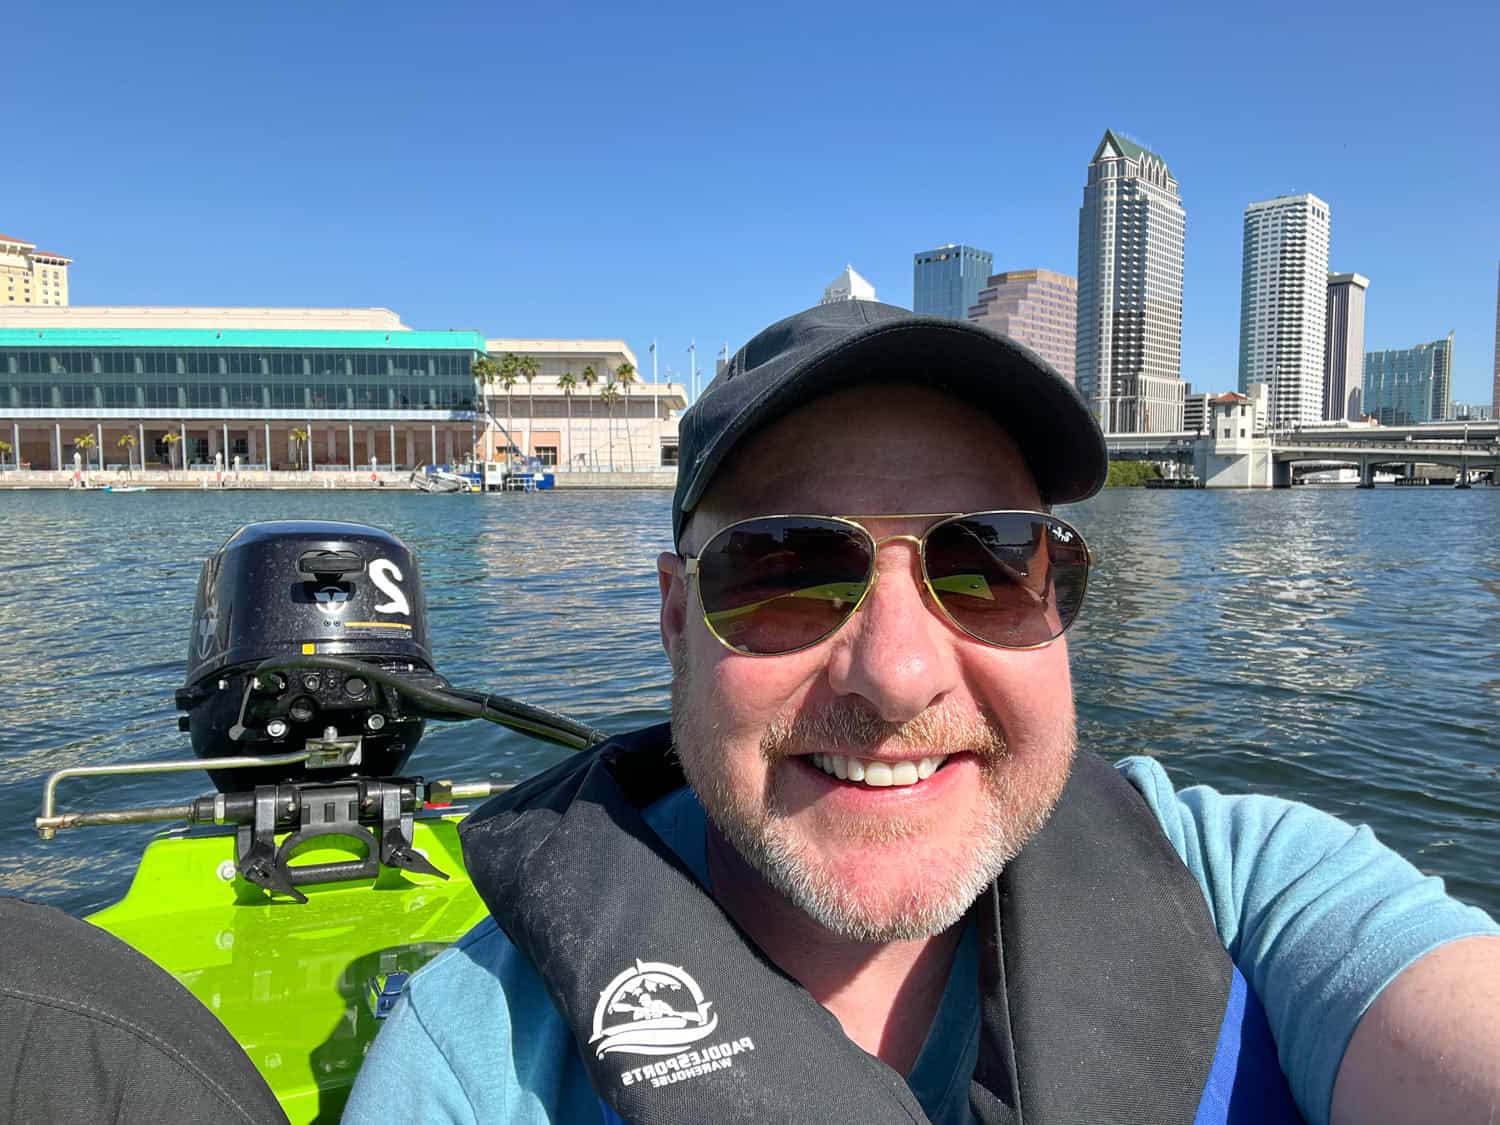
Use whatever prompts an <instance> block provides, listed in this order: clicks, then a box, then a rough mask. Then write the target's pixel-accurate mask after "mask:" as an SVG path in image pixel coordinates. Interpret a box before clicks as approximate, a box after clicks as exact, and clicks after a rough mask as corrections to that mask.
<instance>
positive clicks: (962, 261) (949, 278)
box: [911, 243, 995, 320]
mask: <svg viewBox="0 0 1500 1125" xmlns="http://www.w3.org/2000/svg"><path fill="white" fill-rule="evenodd" d="M994 264H995V256H994V255H993V254H991V253H990V252H989V251H988V250H976V249H975V248H974V247H972V246H955V245H953V244H952V243H950V244H949V245H947V246H939V247H937V249H935V250H923V251H921V252H919V253H917V254H913V255H912V264H911V293H912V298H911V309H912V312H914V313H916V314H917V315H918V316H949V317H952V318H953V319H954V320H963V319H964V318H965V317H967V316H968V315H969V309H970V308H972V307H973V306H974V305H975V304H976V303H978V301H979V291H980V290H981V289H983V288H984V281H985V278H987V277H989V276H990V269H991V267H992V266H994Z"/></svg>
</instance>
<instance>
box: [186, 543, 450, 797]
mask: <svg viewBox="0 0 1500 1125" xmlns="http://www.w3.org/2000/svg"><path fill="white" fill-rule="evenodd" d="M330 656H331V657H345V658H350V659H355V660H358V661H361V662H362V663H364V664H366V665H369V666H370V667H371V669H372V671H373V672H375V673H376V674H379V673H384V674H386V675H394V676H396V677H398V678H399V679H400V680H402V681H403V682H408V683H411V684H413V685H414V686H423V687H439V688H442V687H447V684H446V681H444V680H442V679H441V678H440V677H438V676H437V675H436V674H435V673H434V672H433V667H432V653H431V649H430V646H429V642H428V634H427V606H426V601H425V599H424V597H423V593H422V580H421V576H420V574H419V573H418V570H417V561H416V558H415V556H413V555H412V553H411V551H409V550H408V549H407V547H406V545H405V544H404V543H402V542H401V540H400V539H398V538H396V537H395V536H394V535H391V534H390V533H389V532H386V531H382V530H380V529H379V528H374V527H367V526H365V525H363V524H354V523H334V522H322V521H313V520H278V521H271V522H265V523H252V524H246V525H245V526H244V527H242V528H240V529H239V530H238V531H236V532H235V533H234V534H233V535H231V536H230V537H229V539H228V540H227V541H226V542H225V543H224V545H223V546H222V547H220V548H219V549H218V550H217V551H215V552H214V553H213V554H212V555H211V556H209V558H208V560H207V561H206V562H205V563H204V564H203V573H202V575H201V576H200V577H199V580H198V598H197V602H196V604H195V605H194V608H193V631H192V635H191V637H190V638H189V641H188V661H187V681H186V684H185V685H184V686H183V687H182V688H181V689H180V690H179V691H178V692H177V706H178V707H179V708H180V709H182V710H184V711H186V712H187V716H186V717H185V719H184V720H183V723H184V724H185V729H187V730H188V731H189V733H190V734H191V735H192V740H193V752H194V753H195V754H197V755H198V756H199V757H200V758H205V759H209V760H212V759H214V758H225V757H234V756H239V755H274V754H287V753H291V752H296V751H302V750H304V749H309V748H312V747H316V748H317V749H318V751H319V753H318V754H317V755H315V757H314V758H313V759H311V760H310V761H309V762H304V763H297V764H294V765H290V766H284V767H275V768H271V767H254V768H250V769H237V770H211V771H210V776H212V777H213V780H214V784H215V785H216V786H218V788H219V789H220V790H221V791H223V792H232V791H237V790H244V789H247V788H249V787H251V786H253V785H257V784H273V783H276V782H279V781H287V780H308V779H311V780H335V779H337V778H339V777H343V776H349V775H352V774H362V775H367V776H375V777H380V776H392V775H395V774H397V773H399V772H400V770H401V768H402V766H403V765H404V764H405V762H406V759H407V757H408V756H409V755H410V754H411V751H412V749H413V748H414V747H415V746H416V744H417V741H418V740H419V739H420V738H421V737H422V730H423V726H424V724H423V721H422V719H421V718H420V717H419V716H417V715H415V714H413V713H412V712H411V710H410V708H407V707H403V704H402V700H401V698H400V697H399V696H398V695H397V693H396V692H394V691H392V690H390V688H389V687H388V686H382V685H381V684H378V683H376V682H375V681H374V680H373V679H371V678H369V677H367V676H364V675H360V674H358V673H357V672H355V671H352V670H350V669H348V668H347V667H346V668H343V669H337V670H335V669H329V668H326V667H325V668H319V667H316V666H315V665H316V663H317V660H316V658H318V657H330ZM277 658H279V659H283V660H286V659H287V658H291V659H290V663H293V664H296V663H299V662H300V663H302V664H304V665H308V666H304V667H280V668H277V669H276V670H275V671H269V672H261V673H260V674H258V675H257V674H256V673H255V669H256V667H257V666H258V665H260V664H262V662H264V661H266V660H268V659H277Z"/></svg>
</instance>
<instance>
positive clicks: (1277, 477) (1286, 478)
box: [1271, 461, 1292, 488]
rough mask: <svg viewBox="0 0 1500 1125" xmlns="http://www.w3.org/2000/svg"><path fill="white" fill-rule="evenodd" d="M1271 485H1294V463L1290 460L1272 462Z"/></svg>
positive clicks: (1289, 486) (1287, 486)
mask: <svg viewBox="0 0 1500 1125" xmlns="http://www.w3.org/2000/svg"><path fill="white" fill-rule="evenodd" d="M1271 487H1272V488H1291V487H1292V463H1291V462H1290V461H1272V462H1271Z"/></svg>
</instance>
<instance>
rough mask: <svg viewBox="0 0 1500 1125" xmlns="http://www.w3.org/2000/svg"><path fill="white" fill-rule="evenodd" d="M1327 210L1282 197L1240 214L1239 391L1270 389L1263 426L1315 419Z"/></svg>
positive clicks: (1319, 413)
mask: <svg viewBox="0 0 1500 1125" xmlns="http://www.w3.org/2000/svg"><path fill="white" fill-rule="evenodd" d="M1327 319H1328V204H1326V203H1324V202H1323V201H1322V200H1321V199H1319V198H1318V197H1317V196H1316V195H1310V194H1308V193H1305V192H1304V193H1303V194H1301V195H1283V196H1280V197H1278V198H1276V199H1267V200H1264V201H1262V202H1259V203H1252V204H1250V206H1248V207H1246V208H1245V252H1244V265H1243V269H1242V271H1241V274H1240V393H1241V394H1248V393H1249V390H1250V385H1251V384H1252V383H1265V384H1266V385H1267V386H1269V387H1270V390H1271V399H1270V419H1269V423H1270V425H1272V426H1274V427H1277V428H1280V427H1283V426H1300V425H1304V424H1312V423H1316V422H1319V421H1321V420H1322V418H1323V364H1324V353H1325V349H1326V348H1327V344H1328V341H1327V340H1326V339H1325V336H1326V333H1327Z"/></svg>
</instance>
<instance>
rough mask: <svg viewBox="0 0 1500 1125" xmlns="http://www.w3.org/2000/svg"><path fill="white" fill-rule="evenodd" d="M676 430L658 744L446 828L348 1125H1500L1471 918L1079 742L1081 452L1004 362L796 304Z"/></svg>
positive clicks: (1480, 924)
mask: <svg viewBox="0 0 1500 1125" xmlns="http://www.w3.org/2000/svg"><path fill="white" fill-rule="evenodd" d="M680 437H681V447H680V448H681V455H682V462H681V467H680V469H679V479H678V486H677V493H676V498H675V502H674V536H675V541H676V545H677V548H678V550H677V552H675V553H667V554H664V555H662V556H661V558H660V559H659V560H658V570H659V576H660V587H661V594H662V609H661V629H662V639H663V643H664V645H665V648H666V651H667V655H668V657H669V658H670V660H671V664H672V669H673V692H672V695H673V699H672V724H671V731H670V735H668V733H667V732H666V731H665V730H661V729H657V730H651V731H643V732H637V733H636V734H634V735H631V736H626V737H624V738H621V739H617V740H615V741H613V742H612V743H610V744H607V745H606V746H605V747H604V748H602V749H600V750H598V751H595V752H592V753H591V754H589V755H585V756H583V757H581V758H579V759H576V760H574V761H571V762H568V763H565V764H564V765H563V766H561V767H558V768H557V769H554V770H552V771H549V772H548V773H547V774H545V775H543V776H542V777H540V778H536V779H533V780H532V781H530V782H528V783H526V784H525V785H523V786H521V787H518V788H517V789H516V790H514V791H513V792H512V793H510V794H507V795H506V796H505V797H504V798H502V799H500V800H499V801H497V802H495V803H493V804H492V805H490V806H487V807H486V808H485V809H483V810H481V811H480V812H479V813H477V814H476V815H475V816H474V817H473V818H471V820H470V822H469V823H468V824H467V826H466V829H465V857H466V860H467V862H468V865H469V868H470V871H471V873H472V874H473V876H474V878H475V882H476V884H477V885H478V886H479V887H480V888H481V893H482V894H483V895H484V897H485V901H486V903H487V905H489V906H490V908H491V911H492V912H493V914H494V919H492V920H491V921H489V922H486V923H485V924H483V925H481V926H480V927H478V928H477V929H476V930H475V931H474V932H473V933H471V934H470V935H468V936H467V937H466V938H464V939H463V940H462V941H461V942H460V943H459V944H458V945H457V946H456V947H455V948H454V949H453V950H450V951H449V952H447V953H445V954H444V955H443V956H441V957H439V958H438V959H437V960H435V961H434V962H433V964H432V965H431V966H429V967H428V968H427V969H425V970H424V971H423V972H421V973H419V974H417V976H416V977H415V978H414V980H413V981H412V983H411V985H410V987H409V990H408V992H407V994H406V996H405V998H404V999H403V1001H402V1002H401V1004H400V1005H398V1008H397V1010H396V1013H395V1014H394V1015H393V1017H392V1019H391V1021H390V1023H389V1025H388V1026H387V1027H386V1028H385V1029H384V1030H383V1031H382V1033H381V1035H380V1037H379V1039H378V1040H377V1041H376V1043H375V1045H374V1047H373V1049H372V1051H371V1054H370V1057H369V1059H368V1061H367V1062H366V1064H365V1068H364V1071H363V1073H362V1074H361V1076H360V1079H359V1082H358V1084H357V1086H356V1088H355V1091H354V1094H353V1096H352V1098H351V1101H350V1105H349V1110H348V1113H347V1115H346V1120H351V1121H393V1120H413V1121H415V1120H422V1121H525V1122H533V1121H536V1122H539V1121H569V1122H572V1121H601V1120H602V1121H605V1122H614V1121H620V1120H626V1121H632V1122H638V1123H641V1122H654V1121H662V1122H686V1121H705V1122H716V1123H717V1122H729V1121H735V1122H739V1121H744V1122H750V1121H799V1122H802V1121H806V1122H821V1123H827V1122H836V1121H860V1122H921V1121H932V1122H934V1123H940V1125H942V1123H948V1122H968V1121H980V1122H1047V1121H1052V1122H1058V1121H1102V1120H1110V1121H1128V1122H1135V1121H1140V1122H1177V1121H1182V1122H1192V1121H1231V1120H1256V1121H1280V1120H1294V1119H1296V1117H1297V1115H1298V1113H1299V1111H1300V1114H1301V1115H1302V1116H1303V1117H1305V1118H1307V1119H1309V1120H1313V1121H1320V1122H1321V1121H1326V1120H1330V1119H1331V1120H1333V1121H1336V1122H1345V1121H1401V1120H1452V1121H1465V1120H1476V1121H1481V1120H1490V1119H1491V1115H1493V1114H1495V1113H1497V1112H1500V1064H1497V1060H1500V1017H1497V1015H1496V1013H1497V1012H1500V936H1497V928H1496V926H1495V924H1494V923H1493V922H1492V921H1491V920H1490V919H1488V918H1487V917H1485V916H1484V915H1483V914H1482V913H1481V912H1479V911H1476V910H1473V909H1472V908H1467V907H1464V906H1462V905H1460V904H1458V903H1456V902H1454V901H1453V900H1451V899H1448V898H1447V897H1445V896H1444V895H1443V894H1442V891H1441V884H1440V883H1439V882H1438V881H1437V880H1432V879H1423V878H1422V877H1421V876H1420V875H1419V873H1417V872H1416V871H1415V870H1414V869H1413V868H1411V867H1410V866H1409V865H1408V864H1406V863H1405V862H1404V861H1403V860H1401V859H1400V858H1398V857H1397V856H1395V855H1394V854H1393V853H1391V852H1389V851H1388V850H1386V849H1385V848H1383V847H1381V846H1380V845H1379V844H1378V843H1376V842H1375V841H1374V838H1373V837H1372V836H1371V835H1370V834H1369V832H1368V831H1367V830H1359V831H1355V830H1353V829H1351V828H1349V827H1347V826H1345V825H1343V824H1341V823H1340V822H1338V821H1336V820H1333V819H1332V818H1329V817H1326V816H1323V815H1322V814H1319V813H1316V812H1314V811H1313V810H1311V809H1307V808H1305V807H1302V806H1298V805H1293V804H1290V803H1288V802H1284V801H1277V800H1272V799H1269V798H1255V797H1251V798H1228V797H1222V796H1220V795H1218V794H1216V793H1213V792H1211V791H1207V790H1202V789H1194V790H1187V791H1185V792H1183V793H1180V794H1179V793H1174V792H1173V791H1172V789H1171V786H1170V784H1169V782H1168V781H1167V779H1166V776H1165V774H1164V773H1163V772H1162V771H1161V769H1160V768H1159V767H1158V766H1156V765H1155V764H1154V763H1152V762H1150V761H1149V760H1145V759H1132V760H1129V761H1127V762H1125V763H1122V764H1121V765H1120V767H1119V768H1118V769H1113V768H1110V767H1108V766H1106V765H1104V764H1103V763H1102V762H1100V761H1099V760H1098V759H1096V758H1093V757H1091V756H1090V755H1088V754H1087V753H1084V752H1078V753H1075V747H1074V712H1073V702H1072V692H1071V686H1070V681H1069V671H1068V655H1067V647H1066V641H1065V639H1064V637H1063V634H1064V632H1065V631H1066V629H1067V627H1068V625H1069V624H1071V622H1072V620H1073V618H1074V616H1075V615H1076V614H1077V612H1078V610H1079V607H1080V604H1081V601H1082V598H1083V592H1084V588H1085V586H1086V583H1087V571H1088V565H1089V553H1088V550H1087V548H1086V547H1085V546H1084V544H1083V540H1082V536H1081V534H1080V533H1079V532H1078V530H1077V529H1076V528H1074V527H1072V526H1071V525H1070V524H1069V523H1067V522H1066V521H1065V520H1062V519H1060V518H1058V517H1056V516H1054V515H1052V514H1050V506H1051V505H1053V504H1057V503H1062V502H1068V501H1074V500H1079V499H1083V498H1085V497H1087V496H1089V495H1091V494H1092V493H1093V492H1094V491H1096V490H1097V489H1098V488H1099V487H1100V485H1101V484H1102V483H1103V480H1104V477H1105V473H1106V468H1107V462H1106V457H1105V451H1104V444H1103V440H1102V438H1101V436H1100V434H1099V432H1098V429H1097V427H1095V425H1094V424H1093V422H1092V420H1091V418H1090V416H1089V414H1088V412H1087V410H1086V408H1085V407H1084V405H1083V403H1082V402H1081V401H1080V400H1079V399H1078V397H1077V396H1076V394H1075V393H1074V392H1073V390H1072V388H1071V387H1070V386H1069V385H1067V384H1066V383H1065V382H1064V381H1063V380H1062V379H1061V378H1060V377H1059V376H1058V375H1056V374H1055V373H1054V372H1052V371H1051V370H1050V369H1049V368H1048V367H1046V365H1045V364H1044V363H1042V361H1041V360H1039V359H1037V358H1036V357H1035V356H1034V355H1032V354H1031V353H1030V352H1028V351H1026V350H1025V349H1024V348H1020V347H1019V346H1017V345H1015V344H1014V343H1013V342H1011V341H1009V340H1006V339H1004V338H1002V337H999V336H995V335H993V334H991V333H989V332H987V331H985V330H983V329H981V328H978V327H976V326H973V325H968V324H963V323H960V322H955V321H945V320H937V319H932V318H919V317H914V316H912V315H911V314H910V313H907V312H905V311H903V310H899V309H894V308H891V307H889V306H884V305H878V304H874V303H869V302H858V301H855V302H845V303H841V304H836V305H827V306H820V307H818V308H816V309H812V310H809V311H808V312H805V313H802V314H799V315H798V316H795V317H792V318H789V319H788V320H785V321H782V322H781V323H779V324H777V325H773V326H772V327H771V328H769V329H767V330H766V331H764V332H762V333H761V334H760V335H759V336H757V337H756V338H755V339H753V340H752V341H751V342H750V343H749V344H747V345H746V347H745V348H744V349H743V350H742V351H741V352H740V353H739V354H738V355H736V356H735V358H734V359H733V360H731V362H730V364H729V366H728V368H727V369H726V370H725V371H724V372H723V373H722V374H721V375H720V376H719V377H718V378H716V379H715V381H714V382H713V384H712V385H711V386H710V387H709V389H708V390H707V391H706V392H705V393H704V395H703V397H702V399H701V400H700V402H698V403H697V404H695V406H694V407H693V409H692V410H690V411H689V412H688V414H687V415H686V416H685V417H684V419H683V423H682V427H681V435H680ZM684 778H685V780H686V783H687V784H686V785H684ZM1294 1100H1295V1107H1294V1104H1293V1102H1294Z"/></svg>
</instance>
